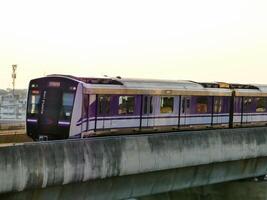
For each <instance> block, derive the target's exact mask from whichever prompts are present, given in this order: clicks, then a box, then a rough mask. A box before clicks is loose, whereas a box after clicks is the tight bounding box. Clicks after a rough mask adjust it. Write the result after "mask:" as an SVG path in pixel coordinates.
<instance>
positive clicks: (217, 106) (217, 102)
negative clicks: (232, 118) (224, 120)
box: [214, 97, 223, 113]
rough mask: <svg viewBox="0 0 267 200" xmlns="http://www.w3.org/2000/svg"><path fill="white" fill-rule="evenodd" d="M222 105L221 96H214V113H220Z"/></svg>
mask: <svg viewBox="0 0 267 200" xmlns="http://www.w3.org/2000/svg"><path fill="white" fill-rule="evenodd" d="M222 106H223V99H222V98H221V97H215V100H214V112H215V113H221V112H222Z"/></svg>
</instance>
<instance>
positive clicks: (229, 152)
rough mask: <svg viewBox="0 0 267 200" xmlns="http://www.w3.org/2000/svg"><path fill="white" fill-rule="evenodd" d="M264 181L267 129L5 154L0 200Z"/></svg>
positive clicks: (77, 143)
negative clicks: (17, 195) (16, 195)
mask: <svg viewBox="0 0 267 200" xmlns="http://www.w3.org/2000/svg"><path fill="white" fill-rule="evenodd" d="M264 174H267V128H244V129H224V130H205V131H186V132H178V133H162V134H151V135H137V136H119V137H118V136H117V137H115V136H114V137H103V138H90V139H84V140H66V141H52V142H42V143H29V144H24V145H17V146H9V147H1V148H0V193H10V192H17V191H24V190H27V191H28V192H32V191H33V190H32V189H34V190H39V191H40V190H41V188H46V187H49V188H50V189H49V188H47V190H52V191H55V190H57V191H59V193H61V192H60V191H62V190H63V191H64V190H65V189H64V186H66V188H69V189H70V188H72V189H73V192H74V191H75V188H76V190H77V194H80V195H81V194H82V191H81V188H84V189H85V190H84V192H85V194H84V195H83V197H84V198H83V199H96V198H93V197H92V196H91V198H90V194H89V193H88V191H92V192H91V194H93V193H95V194H97V193H100V192H102V194H101V195H102V198H99V199H105V198H106V199H112V198H107V197H108V196H105V197H104V195H110V193H107V191H109V192H110V190H107V189H106V188H108V186H110V184H111V185H112V186H113V187H115V188H114V190H112V192H114V193H113V196H114V197H115V196H116V198H114V199H123V198H128V197H134V196H140V195H150V194H156V193H159V192H168V191H172V190H177V189H181V188H186V187H192V186H197V185H205V184H210V183H217V182H223V181H228V180H235V179H241V178H248V177H253V176H260V175H264ZM127 180H128V181H129V182H127ZM160 180H161V181H160ZM99 183H101V184H99ZM142 184H147V185H149V187H145V186H144V187H142ZM101 185H103V186H104V187H101ZM128 185H129V187H128ZM80 186H82V187H80ZM105 186H106V187H105ZM112 186H110V187H112ZM134 187H136V188H134ZM138 187H142V189H140V188H139V189H138ZM151 188H152V189H151ZM27 191H26V192H27ZM105 191H106V194H105ZM116 191H117V192H118V194H115V193H116ZM135 191H136V192H135ZM47 194H48V193H47V192H46V193H45V195H47ZM61 194H62V193H61ZM72 194H73V195H74V193H72ZM4 195H5V194H4ZM88 195H89V196H88ZM99 195H100V194H99ZM26 196H27V195H26ZM118 196H119V198H117V197H118ZM72 197H73V196H72ZM55 199H56V198H55Z"/></svg>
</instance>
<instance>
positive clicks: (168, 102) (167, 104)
mask: <svg viewBox="0 0 267 200" xmlns="http://www.w3.org/2000/svg"><path fill="white" fill-rule="evenodd" d="M173 102H174V98H173V97H161V98H160V113H173Z"/></svg>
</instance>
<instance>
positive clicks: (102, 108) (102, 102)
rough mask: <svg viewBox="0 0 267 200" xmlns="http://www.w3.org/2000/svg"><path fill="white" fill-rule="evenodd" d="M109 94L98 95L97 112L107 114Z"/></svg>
mask: <svg viewBox="0 0 267 200" xmlns="http://www.w3.org/2000/svg"><path fill="white" fill-rule="evenodd" d="M110 99H111V98H110V96H109V95H100V96H99V97H98V109H97V110H98V114H100V115H103V114H109V113H110Z"/></svg>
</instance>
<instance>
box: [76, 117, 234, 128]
mask: <svg viewBox="0 0 267 200" xmlns="http://www.w3.org/2000/svg"><path fill="white" fill-rule="evenodd" d="M200 117H212V116H211V115H210V114H208V115H188V116H180V118H181V119H188V118H200ZM214 117H229V114H221V115H219V116H214ZM129 119H134V120H137V119H138V120H139V119H140V117H139V116H133V117H107V118H100V119H99V118H97V121H101V120H129ZM146 119H178V116H157V117H155V116H151V117H150V116H149V117H145V116H144V117H142V120H146ZM87 121H88V122H92V121H95V118H93V119H90V118H89V119H87V118H83V119H79V120H78V121H77V122H76V126H80V125H82V124H83V123H85V122H87Z"/></svg>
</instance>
